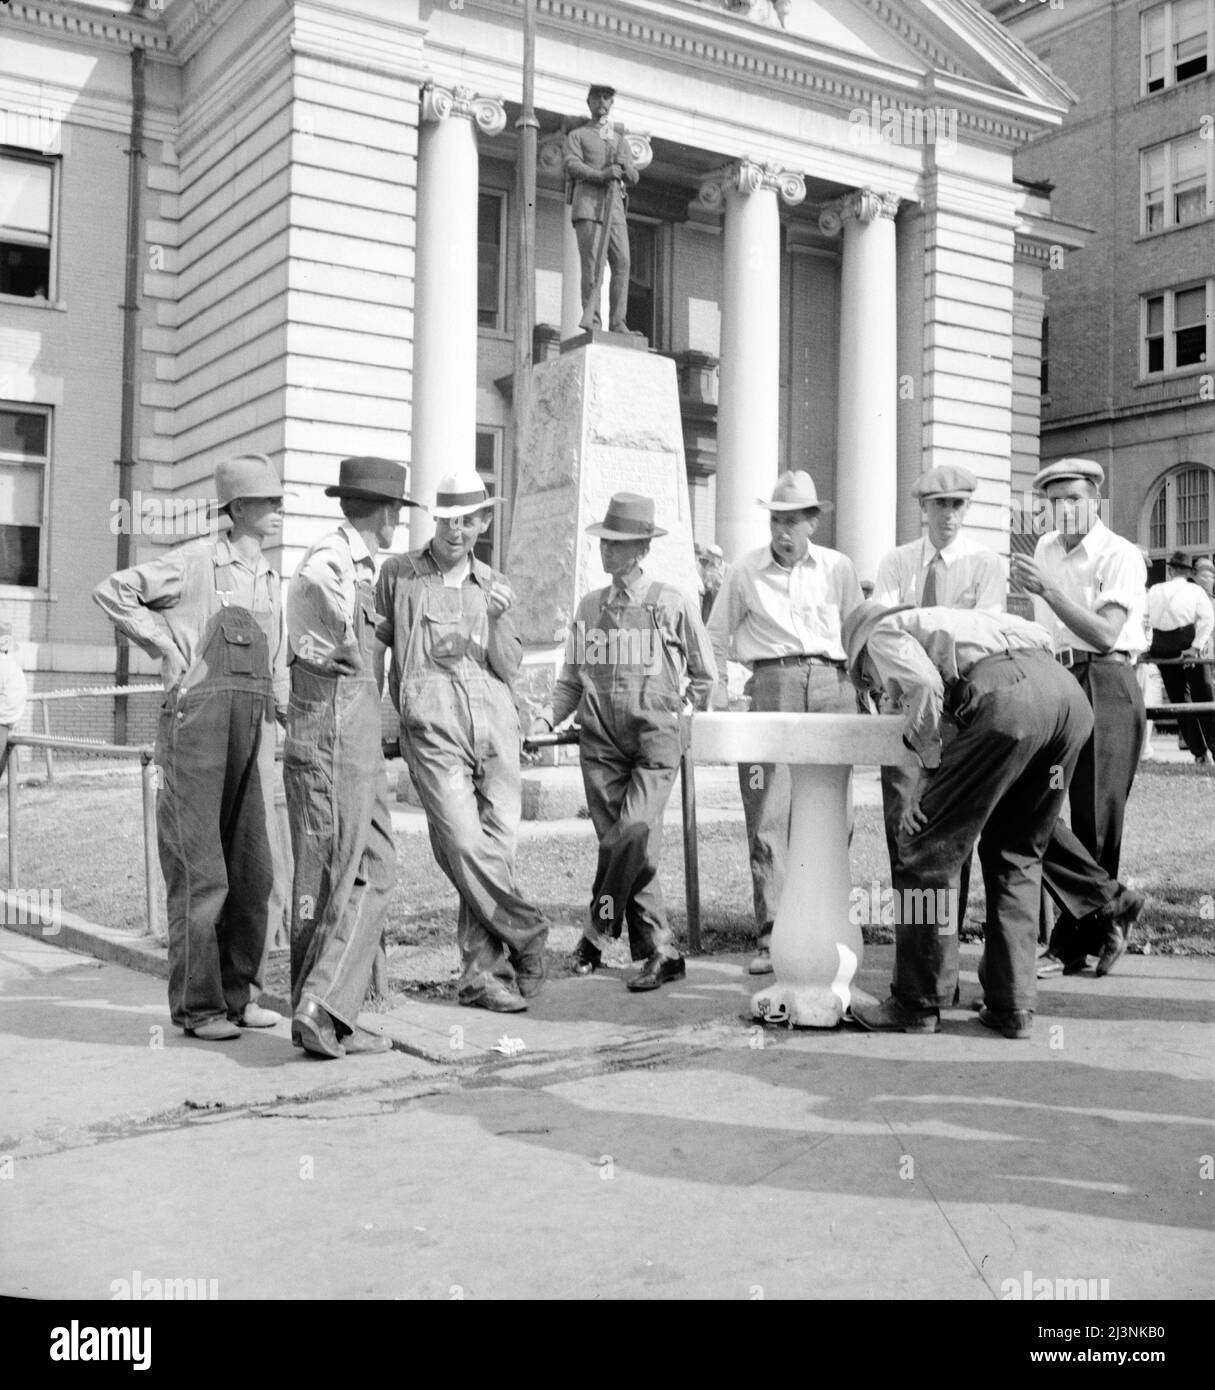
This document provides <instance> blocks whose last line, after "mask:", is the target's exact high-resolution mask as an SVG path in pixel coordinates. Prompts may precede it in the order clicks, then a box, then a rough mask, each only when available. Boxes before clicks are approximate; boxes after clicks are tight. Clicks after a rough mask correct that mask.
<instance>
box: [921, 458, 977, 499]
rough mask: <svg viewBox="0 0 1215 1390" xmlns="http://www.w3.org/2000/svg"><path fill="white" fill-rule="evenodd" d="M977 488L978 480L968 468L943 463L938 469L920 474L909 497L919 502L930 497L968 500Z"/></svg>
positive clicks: (931, 469)
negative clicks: (916, 498)
mask: <svg viewBox="0 0 1215 1390" xmlns="http://www.w3.org/2000/svg"><path fill="white" fill-rule="evenodd" d="M978 486H979V480H978V478H976V477H975V475H974V474H973V473H972V472H971V471H970V469H969V468H963V467H961V465H960V464H956V463H944V464H941V465H940V466H939V467H938V468H930V469H929V470H928V472H927V473H921V474H920V476H919V477H918V478H917V479H916V480H915V482H914V483H913V484H912V488H911V495H912V497H918V498H919V500H920V501H921V502H926V501H927V500H928V499H929V498H930V497H966V498H969V497H970V495H971V494H972V493H973V492H974V490H975V488H977V487H978Z"/></svg>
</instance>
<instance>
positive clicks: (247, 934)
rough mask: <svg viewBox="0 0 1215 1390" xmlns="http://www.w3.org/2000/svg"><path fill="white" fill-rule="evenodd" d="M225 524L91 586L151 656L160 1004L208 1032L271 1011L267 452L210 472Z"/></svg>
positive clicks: (280, 676)
mask: <svg viewBox="0 0 1215 1390" xmlns="http://www.w3.org/2000/svg"><path fill="white" fill-rule="evenodd" d="M215 491H216V494H217V497H218V501H219V509H220V511H221V513H227V514H228V515H229V516H230V517H231V519H232V530H231V532H230V533H229V534H228V535H227V536H226V537H222V538H219V539H214V540H212V539H205V538H204V539H201V540H195V541H191V542H189V543H188V544H186V545H183V546H180V547H179V548H178V549H176V550H173V551H170V552H169V553H168V554H166V555H163V556H161V557H160V558H158V559H155V560H151V561H149V562H148V563H147V564H144V565H136V566H134V567H133V568H131V569H126V570H119V571H118V573H117V574H112V575H111V576H110V577H109V579H107V580H105V581H104V582H103V583H101V584H99V585H98V586H97V588H96V589H95V590H94V592H93V598H94V600H95V601H96V602H97V604H98V605H99V606H100V607H101V609H102V610H103V611H104V612H105V614H106V616H107V617H108V618H109V619H110V621H111V622H112V623H113V624H114V625H115V627H117V628H118V629H119V631H121V632H124V633H126V635H127V636H128V637H129V638H131V640H132V641H133V642H135V643H137V644H138V645H139V646H140V647H142V648H143V650H144V651H146V652H147V653H148V654H149V655H151V656H156V657H159V658H160V660H161V663H162V669H163V679H164V687H165V691H166V695H165V700H164V705H163V707H162V710H161V717H160V730H159V733H158V735H157V740H156V763H157V766H158V767H159V769H160V773H161V788H160V795H159V797H158V800H157V806H156V828H157V836H158V840H159V845H160V864H161V868H162V869H163V871H164V876H165V886H166V888H167V890H168V915H169V1011H170V1015H171V1017H172V1019H173V1022H174V1023H175V1024H177V1026H178V1027H179V1028H182V1029H184V1030H185V1032H186V1033H187V1034H189V1035H190V1036H192V1037H196V1038H202V1039H205V1040H206V1041H208V1042H216V1041H222V1040H224V1039H229V1038H238V1037H239V1036H240V1029H241V1027H246V1028H269V1027H272V1026H273V1025H274V1024H276V1023H279V1022H281V1021H282V1019H281V1016H280V1015H279V1014H277V1013H274V1012H273V1011H272V1010H270V1009H263V1008H261V1007H259V1006H258V1005H257V1004H256V1003H255V1002H253V997H254V996H255V995H256V994H258V993H260V989H261V986H260V981H259V979H258V976H259V973H260V968H261V962H262V956H263V947H264V945H265V938H266V912H267V904H268V902H269V899H270V890H271V884H272V879H273V861H272V857H271V852H270V843H269V839H268V835H267V811H266V792H267V790H268V788H267V787H266V786H265V785H264V768H265V762H264V759H265V756H266V752H265V750H266V749H267V748H268V749H269V756H270V757H273V752H274V720H275V715H276V712H278V713H280V714H281V713H282V712H284V711H285V708H286V703H287V667H286V659H287V649H286V639H285V633H284V627H283V605H282V597H281V593H280V587H279V577H278V575H277V574H276V573H275V572H274V570H272V569H271V568H270V566H269V564H268V563H267V562H266V560H265V558H264V557H263V555H262V549H263V547H264V546H265V545H266V544H267V543H268V542H270V541H272V540H274V539H275V538H276V537H277V536H278V535H279V533H280V532H281V530H282V525H283V488H282V484H281V483H280V481H279V478H278V474H277V473H276V472H275V469H274V465H273V464H272V463H271V462H270V460H269V459H268V458H266V456H265V455H264V454H247V455H242V456H241V457H239V458H234V459H229V460H227V461H226V462H224V463H221V464H220V465H219V467H218V468H217V469H216V470H215Z"/></svg>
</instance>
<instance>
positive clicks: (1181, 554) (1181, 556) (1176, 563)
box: [1164, 550, 1194, 574]
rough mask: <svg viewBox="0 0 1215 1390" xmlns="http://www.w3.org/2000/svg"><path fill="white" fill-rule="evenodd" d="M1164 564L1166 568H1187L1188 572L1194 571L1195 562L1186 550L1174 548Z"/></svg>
mask: <svg viewBox="0 0 1215 1390" xmlns="http://www.w3.org/2000/svg"><path fill="white" fill-rule="evenodd" d="M1164 564H1165V568H1166V569H1171V570H1185V572H1186V573H1187V574H1191V573H1193V570H1194V562H1193V560H1191V559H1190V557H1189V556H1188V555H1187V554H1186V553H1185V551H1184V550H1174V551H1173V553H1172V554H1171V555H1170V556H1169V558H1168V559H1167V560H1166V561H1165V562H1164Z"/></svg>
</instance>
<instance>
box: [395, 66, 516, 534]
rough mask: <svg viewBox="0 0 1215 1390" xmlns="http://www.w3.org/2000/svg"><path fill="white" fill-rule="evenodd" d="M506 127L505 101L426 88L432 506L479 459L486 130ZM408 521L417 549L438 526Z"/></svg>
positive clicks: (416, 482)
mask: <svg viewBox="0 0 1215 1390" xmlns="http://www.w3.org/2000/svg"><path fill="white" fill-rule="evenodd" d="M505 125H506V110H505V108H504V107H503V105H502V103H501V102H500V101H497V100H494V99H492V98H489V97H480V96H476V95H475V94H474V93H473V92H472V91H471V90H470V89H469V88H468V87H456V88H454V89H451V90H448V89H447V88H445V87H437V86H435V85H434V84H432V83H428V84H427V85H426V86H425V87H424V88H423V89H422V122H421V130H420V132H419V137H418V198H417V263H416V267H415V278H414V335H413V451H412V466H411V469H410V491H411V495H412V496H413V497H416V498H417V499H418V500H419V501H422V502H426V503H430V502H432V501H433V500H434V494H435V490H436V486H437V484H438V481H439V478H440V477H442V475H443V474H444V473H448V472H451V471H452V469H454V468H472V467H473V464H474V461H475V459H476V434H477V192H478V188H479V172H478V163H477V131H478V130H482V131H484V132H485V134H487V135H497V134H498V132H499V131H501V130H502V129H503V127H504V126H505ZM408 515H409V543H410V546H411V547H415V548H416V547H417V546H419V545H421V544H423V543H424V542H425V541H426V540H428V539H429V538H430V536H431V535H433V533H434V523H433V521H432V520H431V518H430V514H429V513H428V512H423V511H420V510H410V512H409V514H408Z"/></svg>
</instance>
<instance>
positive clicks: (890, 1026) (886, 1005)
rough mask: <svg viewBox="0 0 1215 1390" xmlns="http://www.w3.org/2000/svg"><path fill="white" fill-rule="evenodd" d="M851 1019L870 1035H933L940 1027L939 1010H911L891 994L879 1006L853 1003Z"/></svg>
mask: <svg viewBox="0 0 1215 1390" xmlns="http://www.w3.org/2000/svg"><path fill="white" fill-rule="evenodd" d="M852 1017H853V1018H854V1019H855V1020H856V1022H857V1023H859V1024H860V1025H861V1027H862V1028H868V1029H869V1031H870V1032H871V1033H935V1032H936V1031H937V1029H938V1028H939V1027H940V1026H941V1011H940V1010H939V1009H913V1008H910V1007H909V1006H908V1005H907V1004H904V1003H903V1002H902V1000H900V999H896V998H895V997H894V995H893V994H892V995H891V996H890V998H889V999H885V1000H883V1001H882V1003H880V1004H857V1003H855V1002H854V1003H853V1005H852Z"/></svg>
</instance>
